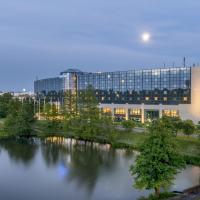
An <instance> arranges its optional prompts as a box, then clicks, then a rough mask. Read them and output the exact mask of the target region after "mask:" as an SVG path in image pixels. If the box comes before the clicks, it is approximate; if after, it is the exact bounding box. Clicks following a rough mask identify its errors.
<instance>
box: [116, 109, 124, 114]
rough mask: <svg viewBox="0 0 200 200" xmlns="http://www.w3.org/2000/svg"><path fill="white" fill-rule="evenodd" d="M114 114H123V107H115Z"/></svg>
mask: <svg viewBox="0 0 200 200" xmlns="http://www.w3.org/2000/svg"><path fill="white" fill-rule="evenodd" d="M115 114H117V115H124V114H125V109H124V108H116V109H115Z"/></svg>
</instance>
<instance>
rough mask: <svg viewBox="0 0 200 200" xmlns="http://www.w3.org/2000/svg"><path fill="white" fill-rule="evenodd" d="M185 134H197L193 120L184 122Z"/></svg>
mask: <svg viewBox="0 0 200 200" xmlns="http://www.w3.org/2000/svg"><path fill="white" fill-rule="evenodd" d="M182 129H183V133H184V134H185V135H187V136H189V135H192V134H193V133H194V132H195V129H196V127H195V125H194V123H193V121H192V120H185V121H183V122H182Z"/></svg>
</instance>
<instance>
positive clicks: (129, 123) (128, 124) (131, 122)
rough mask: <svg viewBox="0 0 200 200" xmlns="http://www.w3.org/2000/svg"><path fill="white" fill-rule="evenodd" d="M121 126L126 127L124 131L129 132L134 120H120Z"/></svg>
mask: <svg viewBox="0 0 200 200" xmlns="http://www.w3.org/2000/svg"><path fill="white" fill-rule="evenodd" d="M122 126H123V127H124V128H125V129H126V131H128V132H131V130H132V129H133V128H134V127H135V122H134V121H132V120H126V121H123V122H122Z"/></svg>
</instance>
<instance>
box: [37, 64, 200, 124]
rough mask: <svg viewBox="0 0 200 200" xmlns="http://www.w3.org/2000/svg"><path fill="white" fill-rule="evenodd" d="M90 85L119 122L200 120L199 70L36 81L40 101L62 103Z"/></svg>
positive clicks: (71, 72)
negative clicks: (65, 96) (173, 118)
mask: <svg viewBox="0 0 200 200" xmlns="http://www.w3.org/2000/svg"><path fill="white" fill-rule="evenodd" d="M89 85H91V86H92V87H93V88H94V90H95V94H96V97H97V100H98V102H99V107H100V108H101V109H102V110H103V111H104V112H111V113H112V115H113V117H114V118H115V119H116V120H122V119H132V120H136V121H141V122H145V121H149V120H152V119H155V118H159V117H162V116H163V115H165V116H180V117H181V118H182V119H191V120H193V121H194V122H195V123H198V122H199V121H200V67H173V68H155V69H133V70H129V71H115V72H101V73H88V72H81V71H79V70H77V69H68V70H66V71H63V72H61V73H60V76H59V77H56V78H48V79H41V80H36V81H35V82H34V91H35V94H36V95H37V97H38V98H40V99H42V98H46V97H48V98H51V101H58V102H60V103H62V102H63V93H64V91H66V90H75V91H77V92H79V91H83V90H85V89H87V87H88V86H89Z"/></svg>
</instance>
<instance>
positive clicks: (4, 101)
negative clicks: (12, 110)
mask: <svg viewBox="0 0 200 200" xmlns="http://www.w3.org/2000/svg"><path fill="white" fill-rule="evenodd" d="M11 100H12V95H11V94H10V93H5V94H3V95H1V96H0V118H5V117H6V116H7V115H8V110H9V103H10V101H11Z"/></svg>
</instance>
